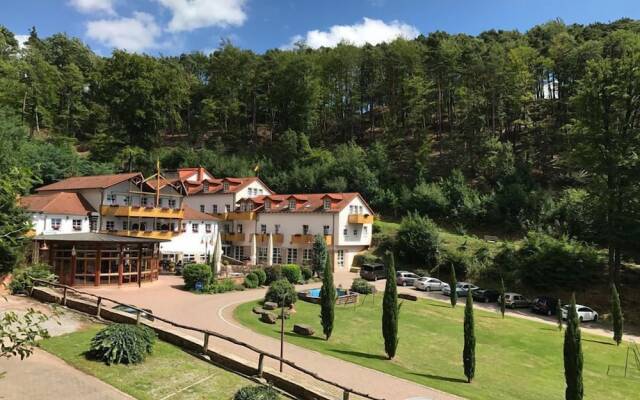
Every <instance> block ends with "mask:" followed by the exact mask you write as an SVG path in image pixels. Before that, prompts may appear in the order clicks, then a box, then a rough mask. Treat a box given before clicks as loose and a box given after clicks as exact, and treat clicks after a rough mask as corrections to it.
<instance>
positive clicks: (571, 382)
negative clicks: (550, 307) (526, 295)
mask: <svg viewBox="0 0 640 400" xmlns="http://www.w3.org/2000/svg"><path fill="white" fill-rule="evenodd" d="M583 362H584V360H583V358H582V343H581V342H580V320H579V319H578V312H577V311H576V295H575V294H573V295H572V296H571V305H570V306H569V310H568V312H567V328H566V330H565V331H564V378H565V382H566V384H567V387H566V389H565V400H582V397H583V396H584V387H583V385H582V365H583Z"/></svg>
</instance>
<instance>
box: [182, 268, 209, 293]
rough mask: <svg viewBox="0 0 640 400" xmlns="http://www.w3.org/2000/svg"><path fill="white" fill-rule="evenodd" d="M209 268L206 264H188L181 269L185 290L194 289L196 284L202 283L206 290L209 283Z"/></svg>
mask: <svg viewBox="0 0 640 400" xmlns="http://www.w3.org/2000/svg"><path fill="white" fill-rule="evenodd" d="M211 277H212V274H211V267H210V266H209V265H206V264H188V265H186V266H185V267H184V268H183V271H182V279H184V287H185V289H187V290H193V289H195V288H196V282H202V285H203V286H204V287H205V288H206V287H207V286H208V285H209V283H211Z"/></svg>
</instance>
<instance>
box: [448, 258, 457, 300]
mask: <svg viewBox="0 0 640 400" xmlns="http://www.w3.org/2000/svg"><path fill="white" fill-rule="evenodd" d="M457 284H458V280H457V279H456V269H455V268H454V267H453V264H451V282H450V283H449V285H450V288H451V291H450V293H449V300H450V301H451V307H453V308H456V304H457V303H458V290H457V289H458V288H457V287H456V286H457Z"/></svg>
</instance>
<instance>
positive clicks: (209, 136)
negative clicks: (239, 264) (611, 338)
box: [0, 19, 640, 280]
mask: <svg viewBox="0 0 640 400" xmlns="http://www.w3.org/2000/svg"><path fill="white" fill-rule="evenodd" d="M639 66H640V22H639V21H634V20H630V19H622V20H618V21H615V22H611V23H606V24H605V23H596V24H592V25H577V24H576V25H567V24H565V23H563V22H562V21H560V20H554V21H550V22H547V23H545V24H542V25H538V26H535V27H533V28H532V29H530V30H529V31H527V32H524V33H522V32H517V31H495V30H491V31H486V32H483V33H481V34H479V35H477V36H470V35H466V34H455V35H453V34H448V33H446V32H433V33H430V34H428V35H421V36H419V37H417V38H416V39H414V40H403V39H398V40H395V41H393V42H391V43H384V44H379V45H375V46H372V45H365V46H363V47H356V46H352V45H349V44H348V43H344V44H340V45H338V46H337V47H335V48H321V49H318V50H313V49H310V48H308V47H305V45H304V44H303V43H300V44H299V45H298V46H297V47H296V48H295V49H294V50H287V51H285V50H279V49H273V50H268V51H266V52H265V53H264V54H256V53H254V52H252V51H250V50H244V49H241V48H238V47H236V46H234V45H233V44H232V43H230V42H228V41H223V42H221V43H220V45H219V47H218V48H217V50H215V51H214V52H213V53H211V54H204V53H198V52H196V53H189V54H182V55H180V56H170V57H164V56H150V55H145V54H130V53H127V52H124V51H119V50H115V51H114V52H113V53H112V54H111V55H108V56H101V55H98V54H96V53H94V52H93V51H92V50H91V49H90V48H88V47H87V46H86V45H84V44H83V43H82V41H81V40H79V39H77V38H72V37H69V36H67V35H65V34H64V33H60V34H55V35H52V36H49V37H46V38H45V37H40V36H38V34H37V31H36V28H32V29H31V32H30V37H29V39H28V41H27V42H26V43H25V44H24V45H21V44H19V43H18V41H17V40H16V38H15V36H14V34H13V33H12V32H10V31H9V30H8V29H6V28H4V27H2V26H0V152H1V154H0V156H1V157H0V168H2V177H1V178H0V183H1V187H2V192H1V193H0V196H1V197H2V206H0V208H2V209H1V210H0V215H3V218H4V221H3V224H1V225H2V227H0V235H6V236H3V237H4V238H7V237H11V235H10V234H9V233H10V232H11V231H12V230H15V229H19V227H20V221H21V218H23V217H21V216H19V215H18V216H16V215H17V214H15V213H14V212H13V211H15V210H13V209H14V208H15V206H13V205H12V203H13V202H12V201H10V199H12V198H15V196H16V195H17V194H25V193H28V192H29V191H30V190H32V188H33V187H34V186H37V185H39V184H43V183H48V182H51V181H54V180H57V179H60V178H64V177H67V176H71V175H75V174H84V175H88V174H97V173H106V172H118V171H127V170H140V171H142V172H144V173H148V172H150V171H152V170H153V168H154V166H155V162H156V160H157V159H159V160H160V163H161V165H162V168H165V169H171V168H176V167H179V166H204V167H206V168H207V169H209V170H210V171H212V173H213V174H214V175H215V176H247V175H254V174H256V173H257V174H258V175H259V176H260V177H261V178H262V179H263V180H264V181H265V182H267V184H268V185H270V186H271V187H272V188H273V189H274V190H276V191H277V192H282V193H287V192H309V191H335V192H339V191H358V192H360V193H362V194H363V196H364V197H365V198H366V199H367V200H368V201H369V202H370V203H371V205H372V207H373V208H374V209H375V210H376V212H378V213H379V214H380V215H381V216H382V217H383V218H388V219H391V220H395V219H400V218H401V217H403V216H404V215H406V214H407V213H408V212H412V213H413V212H414V211H415V212H417V213H418V214H420V215H423V216H428V217H429V218H431V219H433V220H435V221H436V222H438V223H439V224H446V225H447V226H451V227H455V229H459V230H467V229H472V230H473V229H476V230H482V231H485V232H487V231H489V232H494V233H495V234H500V235H503V234H504V235H512V234H514V235H519V237H523V236H524V235H525V234H526V233H527V232H532V231H534V232H535V231H537V232H544V233H545V234H546V235H550V236H551V237H556V238H567V240H569V239H570V240H575V241H579V242H586V243H589V244H594V245H597V246H598V247H601V248H603V249H606V250H607V255H608V266H609V277H610V279H612V280H615V279H617V277H618V275H619V272H620V270H621V266H623V265H624V264H625V263H627V262H634V261H636V260H635V258H636V257H638V256H637V253H636V252H635V251H634V250H637V247H638V243H639V241H640V204H639V200H640V160H639V157H640V67H639ZM14 216H15V218H14ZM5 253H6V252H5ZM3 257H10V256H9V255H4V256H3ZM3 262H6V260H5V261H3Z"/></svg>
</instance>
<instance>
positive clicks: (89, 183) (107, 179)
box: [36, 172, 142, 192]
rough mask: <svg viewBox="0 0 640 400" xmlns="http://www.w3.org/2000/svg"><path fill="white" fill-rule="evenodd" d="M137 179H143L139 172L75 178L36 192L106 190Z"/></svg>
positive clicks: (43, 187)
mask: <svg viewBox="0 0 640 400" xmlns="http://www.w3.org/2000/svg"><path fill="white" fill-rule="evenodd" d="M135 177H140V178H142V174H141V173H139V172H130V173H126V174H113V175H95V176H74V177H71V178H67V179H63V180H61V181H58V182H55V183H52V184H50V185H46V186H42V187H39V188H37V189H36V191H37V192H45V191H54V190H55V191H60V190H79V189H106V188H108V187H111V186H113V185H117V184H118V183H121V182H125V181H127V180H129V179H131V178H135Z"/></svg>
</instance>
